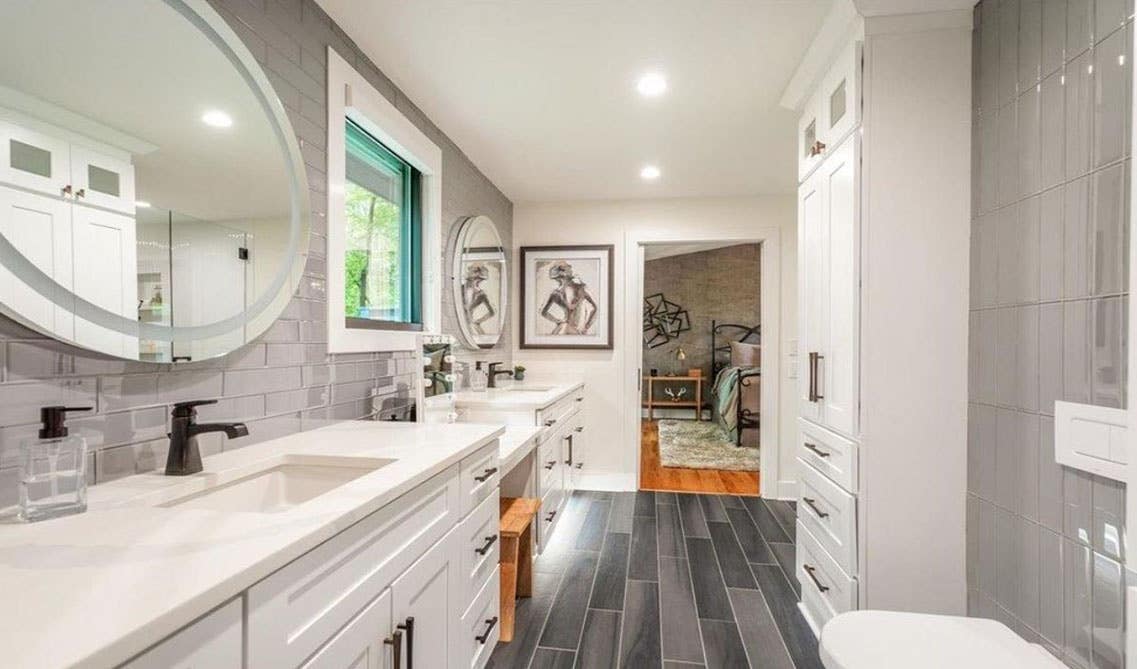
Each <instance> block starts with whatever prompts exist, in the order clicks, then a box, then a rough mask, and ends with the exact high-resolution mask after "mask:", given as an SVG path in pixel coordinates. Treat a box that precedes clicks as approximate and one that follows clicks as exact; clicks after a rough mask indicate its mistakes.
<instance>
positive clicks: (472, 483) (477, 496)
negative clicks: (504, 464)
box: [460, 439, 501, 516]
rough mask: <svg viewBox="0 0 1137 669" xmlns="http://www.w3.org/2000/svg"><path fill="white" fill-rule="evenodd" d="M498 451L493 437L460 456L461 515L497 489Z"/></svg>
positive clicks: (499, 477)
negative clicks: (481, 445)
mask: <svg viewBox="0 0 1137 669" xmlns="http://www.w3.org/2000/svg"><path fill="white" fill-rule="evenodd" d="M498 452H499V449H498V442H497V439H494V440H493V442H492V443H490V444H488V445H486V446H483V447H482V448H480V449H478V450H477V451H475V452H474V453H472V454H470V455H467V456H466V457H464V458H462V464H461V467H462V473H461V475H460V476H461V488H460V490H461V493H462V515H463V516H465V515H466V514H467V513H470V512H471V511H473V510H474V507H476V506H478V505H479V504H481V503H482V500H484V499H485V498H487V497H489V496H490V495H491V494H493V493H495V492H496V491H497V486H498V482H499V481H500V480H501V472H500V471H498V466H497V457H498Z"/></svg>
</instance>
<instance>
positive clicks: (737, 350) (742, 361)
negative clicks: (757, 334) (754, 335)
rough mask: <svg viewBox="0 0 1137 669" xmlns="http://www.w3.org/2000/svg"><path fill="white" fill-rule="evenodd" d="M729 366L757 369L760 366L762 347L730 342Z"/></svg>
mask: <svg viewBox="0 0 1137 669" xmlns="http://www.w3.org/2000/svg"><path fill="white" fill-rule="evenodd" d="M730 364H732V365H734V366H736V367H759V366H761V364H762V346H761V345H759V344H743V343H742V342H738V341H732V342H730Z"/></svg>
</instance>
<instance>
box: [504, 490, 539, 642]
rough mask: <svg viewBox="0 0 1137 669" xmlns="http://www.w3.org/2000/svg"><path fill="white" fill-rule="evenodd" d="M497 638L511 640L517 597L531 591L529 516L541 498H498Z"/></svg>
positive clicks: (533, 514)
mask: <svg viewBox="0 0 1137 669" xmlns="http://www.w3.org/2000/svg"><path fill="white" fill-rule="evenodd" d="M500 504H501V642H502V643H509V642H510V641H513V617H514V610H515V609H516V608H517V598H518V597H530V596H532V594H533V536H532V531H533V518H534V517H535V516H536V515H537V510H538V509H540V508H541V500H539V499H533V498H529V497H502V498H501V502H500Z"/></svg>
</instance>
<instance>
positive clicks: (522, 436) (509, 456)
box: [498, 425, 545, 474]
mask: <svg viewBox="0 0 1137 669" xmlns="http://www.w3.org/2000/svg"><path fill="white" fill-rule="evenodd" d="M544 429H545V428H544V427H537V426H533V425H509V426H507V427H506V428H505V434H503V435H502V437H501V440H500V441H499V442H498V467H499V468H500V469H501V473H502V474H506V473H507V472H509V470H511V469H513V468H514V467H516V466H517V463H519V462H521V460H522V459H524V458H525V456H526V455H529V453H531V452H532V451H533V449H534V448H535V447H536V446H537V435H539V434H541V432H542V431H543V430H544Z"/></svg>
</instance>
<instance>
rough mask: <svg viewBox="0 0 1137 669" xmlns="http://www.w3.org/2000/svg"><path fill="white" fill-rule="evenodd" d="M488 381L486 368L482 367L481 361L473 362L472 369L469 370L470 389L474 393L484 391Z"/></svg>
mask: <svg viewBox="0 0 1137 669" xmlns="http://www.w3.org/2000/svg"><path fill="white" fill-rule="evenodd" d="M489 382H490V377H488V376H486V370H484V369H482V361H481V360H479V361H477V362H475V363H474V371H472V372H470V390H472V391H474V392H476V393H481V392H485V390H486V387H487V386H488V385H489Z"/></svg>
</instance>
